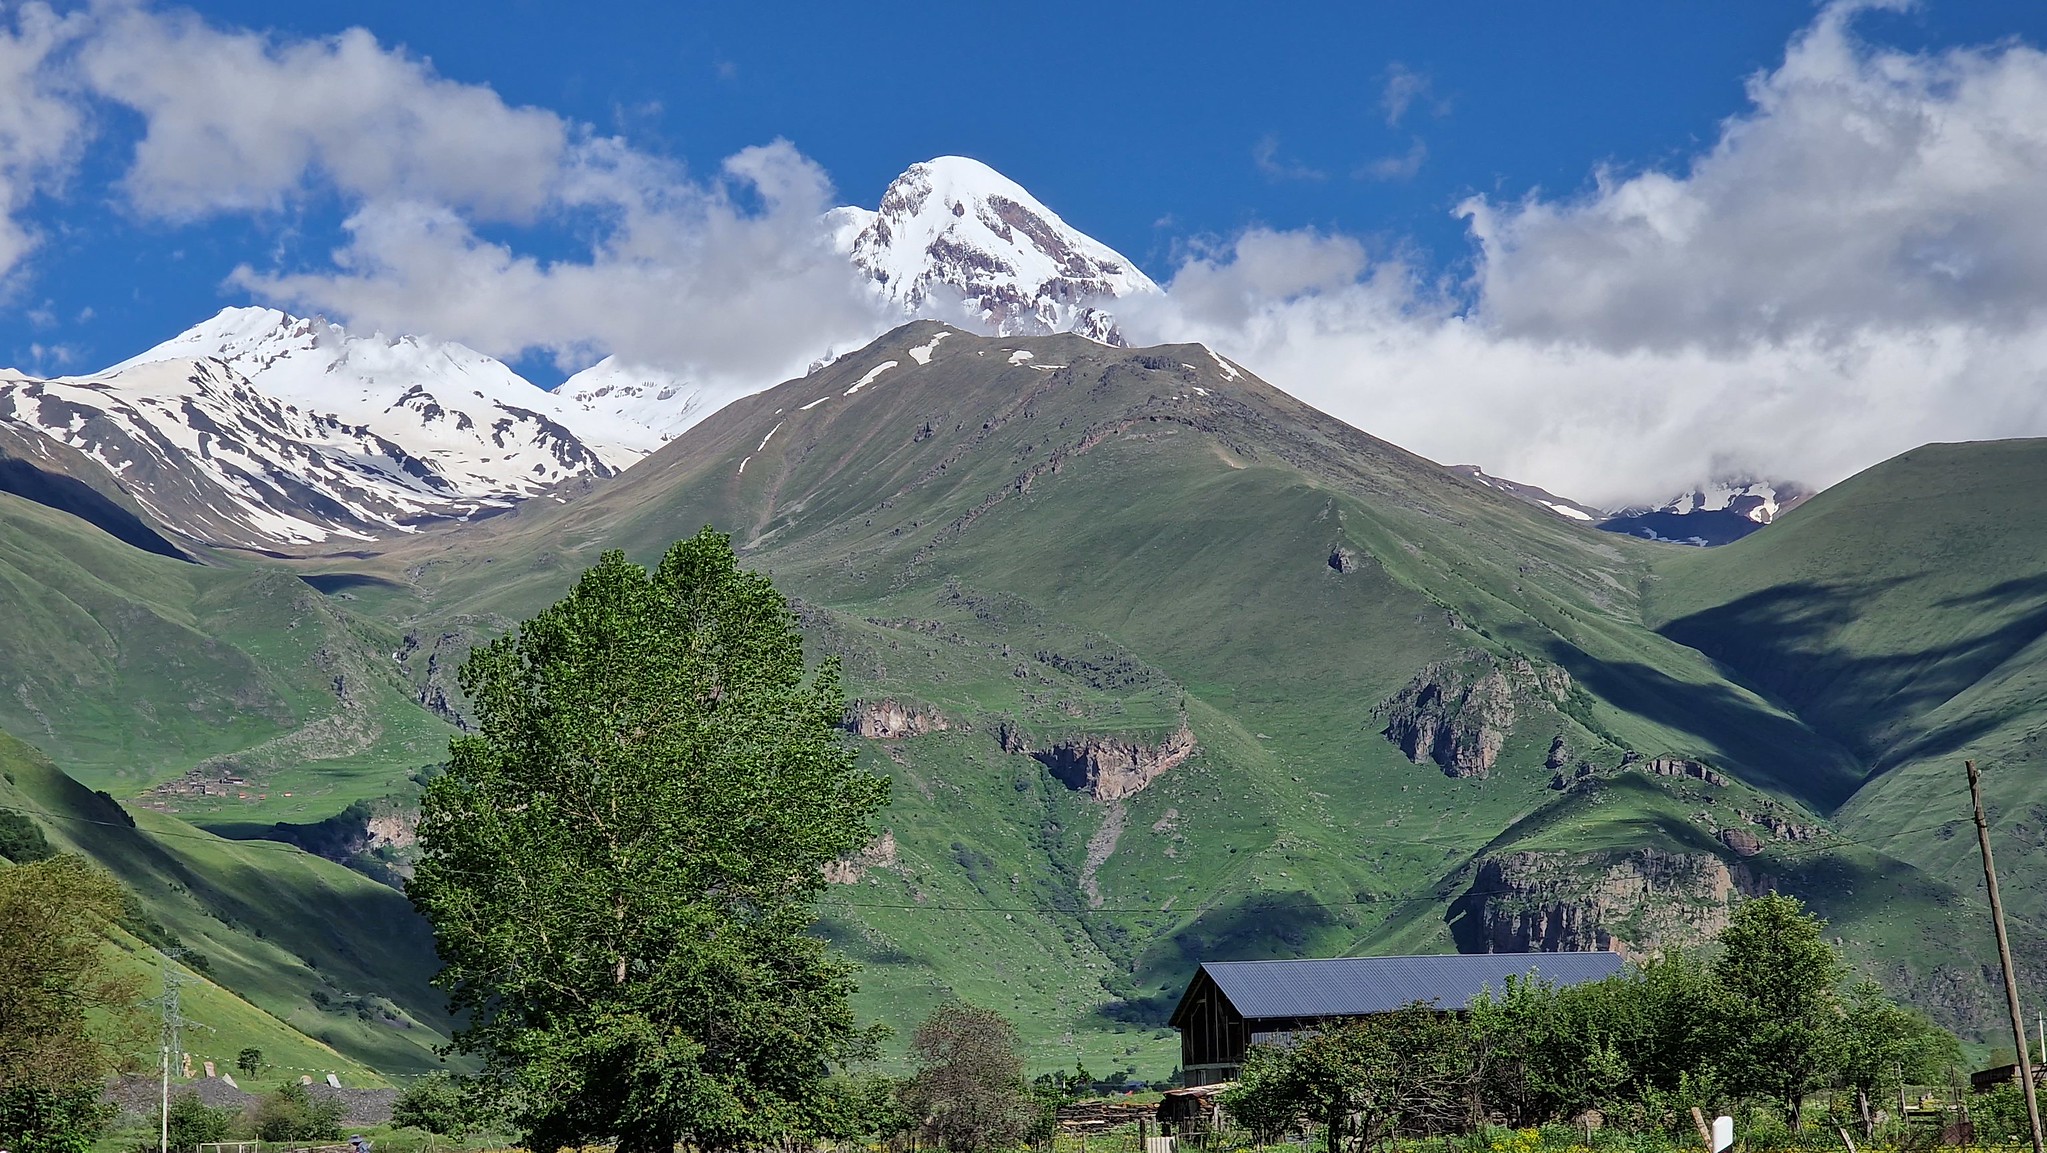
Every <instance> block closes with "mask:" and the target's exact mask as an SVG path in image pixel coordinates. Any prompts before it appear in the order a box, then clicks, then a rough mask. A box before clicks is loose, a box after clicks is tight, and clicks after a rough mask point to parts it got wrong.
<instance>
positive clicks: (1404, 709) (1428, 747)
mask: <svg viewBox="0 0 2047 1153" xmlns="http://www.w3.org/2000/svg"><path fill="white" fill-rule="evenodd" d="M1380 708H1381V712H1382V713H1383V714H1384V715H1385V717H1386V727H1385V729H1383V730H1382V733H1383V735H1384V736H1385V737H1386V739H1387V740H1390V741H1392V742H1393V743H1394V744H1396V745H1399V746H1400V751H1401V752H1404V753H1406V754H1407V759H1408V760H1410V761H1413V762H1414V763H1415V764H1421V763H1422V762H1423V761H1425V760H1426V761H1434V762H1435V763H1436V764H1437V765H1438V766H1440V767H1441V768H1442V770H1443V771H1444V772H1445V773H1447V774H1448V775H1450V776H1453V777H1484V776H1486V775H1487V774H1489V773H1491V772H1492V769H1493V765H1494V764H1495V763H1496V762H1497V761H1498V760H1499V757H1500V749H1501V748H1503V747H1504V746H1505V745H1506V743H1507V734H1508V733H1509V732H1511V731H1512V730H1513V728H1514V691H1513V688H1512V687H1511V686H1509V685H1508V683H1507V677H1506V674H1505V673H1503V672H1501V671H1500V669H1499V668H1498V667H1497V666H1496V665H1494V664H1493V663H1492V662H1491V660H1490V659H1489V658H1482V659H1480V660H1478V661H1472V660H1469V659H1467V660H1464V661H1442V662H1438V663H1436V664H1433V665H1430V666H1429V667H1428V668H1426V669H1423V670H1422V671H1421V673H1420V674H1419V675H1417V676H1416V677H1415V679H1414V680H1413V681H1411V682H1409V683H1408V686H1407V687H1406V688H1404V689H1402V690H1400V692H1399V694H1398V695H1396V696H1395V697H1394V698H1393V699H1392V700H1391V701H1388V702H1387V703H1386V704H1385V705H1382V706H1381V707H1380Z"/></svg>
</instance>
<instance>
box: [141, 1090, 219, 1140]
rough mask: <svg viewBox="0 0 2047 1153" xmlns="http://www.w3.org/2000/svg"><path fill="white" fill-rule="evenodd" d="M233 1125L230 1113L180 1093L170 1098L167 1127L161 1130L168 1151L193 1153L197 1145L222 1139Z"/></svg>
mask: <svg viewBox="0 0 2047 1153" xmlns="http://www.w3.org/2000/svg"><path fill="white" fill-rule="evenodd" d="M151 1122H152V1123H151V1125H150V1129H151V1130H152V1131H155V1130H156V1128H157V1126H156V1124H155V1118H151ZM234 1124H235V1112H234V1110H232V1109H215V1108H214V1107H213V1106H211V1105H208V1104H207V1103H206V1102H204V1101H202V1100H200V1099H199V1095H198V1094H197V1093H181V1094H179V1095H178V1096H176V1097H173V1098H171V1112H170V1124H169V1125H168V1126H166V1127H165V1128H166V1129H167V1131H168V1133H167V1135H168V1136H169V1138H170V1146H171V1148H173V1149H176V1150H179V1151H180V1153H197V1150H198V1148H199V1146H201V1145H205V1144H207V1143H209V1142H213V1141H224V1140H226V1139H227V1135H228V1132H229V1131H230V1130H232V1129H233V1128H234ZM151 1144H152V1145H153V1144H154V1142H152V1143H151Z"/></svg>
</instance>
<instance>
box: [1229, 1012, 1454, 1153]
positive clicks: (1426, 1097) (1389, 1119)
mask: <svg viewBox="0 0 2047 1153" xmlns="http://www.w3.org/2000/svg"><path fill="white" fill-rule="evenodd" d="M1252 1053H1253V1056H1251V1057H1247V1059H1246V1062H1245V1067H1244V1071H1243V1075H1242V1077H1241V1079H1240V1081H1239V1083H1238V1086H1237V1088H1235V1089H1232V1090H1230V1091H1229V1092H1228V1093H1227V1094H1226V1095H1225V1096H1224V1098H1223V1107H1224V1108H1226V1109H1228V1110H1229V1111H1230V1114H1231V1115H1232V1116H1234V1117H1237V1118H1238V1119H1240V1120H1241V1121H1242V1122H1243V1123H1244V1124H1246V1125H1247V1126H1249V1127H1251V1128H1252V1129H1254V1130H1256V1131H1259V1132H1261V1133H1266V1134H1275V1135H1276V1134H1278V1133H1280V1132H1282V1131H1284V1130H1285V1129H1286V1128H1287V1127H1288V1126H1289V1125H1291V1124H1292V1123H1293V1122H1294V1121H1296V1120H1301V1119H1306V1120H1311V1121H1314V1122H1315V1123H1317V1124H1319V1125H1321V1126H1322V1127H1323V1132H1324V1134H1325V1137H1326V1140H1327V1144H1328V1149H1329V1153H1339V1150H1341V1149H1343V1148H1344V1147H1345V1139H1346V1138H1349V1139H1351V1141H1352V1142H1353V1143H1355V1144H1357V1145H1360V1146H1363V1147H1367V1148H1372V1147H1377V1146H1380V1145H1390V1144H1391V1143H1392V1141H1393V1139H1394V1138H1395V1137H1398V1136H1419V1135H1426V1134H1431V1133H1437V1132H1447V1131H1449V1130H1451V1129H1455V1128H1457V1127H1459V1125H1460V1124H1461V1123H1462V1122H1463V1121H1464V1120H1465V1117H1466V1114H1467V1112H1468V1100H1467V1094H1468V1091H1469V1088H1470V1085H1471V1068H1472V1062H1471V1048H1470V1044H1469V1031H1468V1029H1467V1026H1466V1025H1465V1023H1464V1022H1462V1021H1460V1020H1458V1019H1456V1018H1454V1017H1449V1016H1445V1015H1443V1014H1440V1013H1438V1012H1436V1010H1435V1009H1434V1008H1432V1007H1431V1006H1429V1005H1426V1004H1420V1003H1417V1004H1413V1005H1409V1006H1407V1007H1406V1008H1403V1009H1397V1010H1395V1011H1393V1012H1391V1013H1381V1014H1378V1015H1376V1016H1371V1017H1363V1018H1359V1019H1357V1020H1354V1021H1345V1022H1343V1023H1342V1024H1339V1025H1336V1026H1333V1027H1331V1028H1327V1029H1323V1030H1321V1031H1319V1032H1316V1033H1312V1034H1309V1035H1308V1036H1306V1037H1304V1038H1301V1039H1300V1040H1299V1041H1298V1042H1297V1043H1296V1044H1294V1045H1293V1046H1292V1047H1291V1048H1286V1049H1281V1048H1273V1047H1265V1046H1261V1047H1258V1048H1255V1049H1253V1051H1252Z"/></svg>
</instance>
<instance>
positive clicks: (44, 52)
mask: <svg viewBox="0 0 2047 1153" xmlns="http://www.w3.org/2000/svg"><path fill="white" fill-rule="evenodd" d="M10 16H11V19H9V17H10ZM82 23H83V18H82V17H79V16H69V17H60V16H58V15H57V14H56V13H55V12H53V11H52V10H51V9H50V8H49V7H48V6H47V5H44V4H40V3H33V4H23V5H21V6H19V7H17V8H14V9H13V10H12V11H11V13H10V12H9V11H8V10H7V9H5V8H0V277H6V276H8V275H9V274H11V273H13V272H15V271H16V269H17V267H18V266H19V265H20V264H21V262H22V261H23V260H24V259H25V258H26V257H27V256H28V255H29V253H31V252H32V251H34V249H35V247H36V244H37V242H38V236H37V233H36V230H35V229H34V228H33V227H32V226H30V225H29V224H28V223H26V222H24V221H23V220H22V219H20V216H21V214H22V212H23V210H24V209H25V208H26V207H27V206H28V204H29V202H30V201H31V200H32V199H33V198H34V197H35V196H36V194H38V193H39V192H46V191H50V190H52V189H53V188H54V187H55V186H57V185H58V184H60V183H61V182H62V181H63V180H64V178H65V177H66V176H67V175H68V173H69V171H70V168H71V165H72V162H73V161H74V160H75V159H76V157H77V154H78V151H79V149H80V148H82V147H83V145H84V139H85V116H84V113H83V112H82V110H81V109H80V108H79V106H78V103H77V101H76V100H75V99H74V98H73V97H72V96H71V95H70V94H69V93H68V92H67V91H66V90H65V86H64V83H63V80H62V75H61V69H62V58H63V55H64V53H65V52H66V51H67V50H68V49H69V48H70V46H71V44H72V43H73V42H74V41H75V40H76V39H77V37H78V35H79V33H80V31H81V28H82Z"/></svg>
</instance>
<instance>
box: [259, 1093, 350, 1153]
mask: <svg viewBox="0 0 2047 1153" xmlns="http://www.w3.org/2000/svg"><path fill="white" fill-rule="evenodd" d="M341 1111H342V1110H341V1102H339V1101H336V1100H334V1099H332V1098H316V1097H314V1096H313V1092H312V1090H310V1089H308V1088H306V1087H305V1086H304V1085H300V1084H298V1083H296V1082H286V1083H285V1084H283V1085H280V1086H278V1087H277V1090H276V1091H275V1092H273V1093H271V1094H269V1095H268V1096H266V1097H264V1098H263V1099H262V1100H260V1101H258V1102H256V1103H255V1104H254V1105H252V1106H250V1107H249V1115H248V1124H249V1130H250V1131H251V1132H253V1133H254V1134H256V1139H257V1140H259V1141H339V1140H341Z"/></svg>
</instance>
